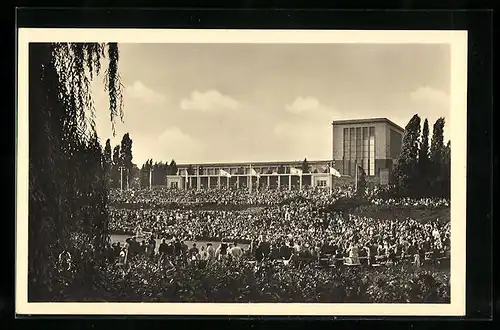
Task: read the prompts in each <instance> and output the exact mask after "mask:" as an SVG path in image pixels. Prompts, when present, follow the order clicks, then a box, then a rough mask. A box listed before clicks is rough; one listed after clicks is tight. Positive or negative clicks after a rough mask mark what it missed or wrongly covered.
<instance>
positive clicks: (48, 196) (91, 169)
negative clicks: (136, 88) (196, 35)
mask: <svg viewBox="0 0 500 330" xmlns="http://www.w3.org/2000/svg"><path fill="white" fill-rule="evenodd" d="M104 57H106V58H107V59H108V62H109V65H108V69H107V70H106V72H105V75H104V76H105V77H104V78H105V79H104V81H105V85H106V86H105V89H106V92H107V93H108V96H109V114H110V120H111V125H112V128H113V132H114V120H115V118H116V117H120V118H121V117H122V116H123V113H122V103H121V100H122V85H121V83H120V80H119V74H118V58H119V57H118V45H117V44H116V43H110V44H95V43H31V44H30V45H29V86H30V88H29V120H30V123H29V145H30V148H29V196H30V197H29V198H30V200H29V206H28V208H29V212H28V214H29V215H28V227H29V230H28V232H29V237H28V300H29V301H56V300H59V299H61V297H60V294H64V295H65V296H67V297H68V296H69V297H70V298H72V299H78V297H77V295H78V292H87V291H88V290H92V289H93V286H94V285H95V283H97V282H99V281H98V280H97V278H96V276H97V274H98V269H99V268H100V267H101V266H102V262H103V261H104V253H103V252H104V251H105V246H106V240H107V237H108V236H107V235H108V228H107V209H106V198H107V192H106V186H105V176H104V166H103V164H104V162H105V160H104V159H103V153H102V149H101V146H100V145H99V142H98V139H97V136H96V133H95V124H94V123H95V121H94V119H95V117H94V115H95V109H94V106H93V103H92V98H91V87H90V86H91V82H92V80H93V79H94V78H95V77H96V76H98V75H99V74H100V71H101V70H100V69H101V59H103V58H104ZM64 250H66V251H70V253H71V254H72V258H73V259H74V260H75V266H76V267H77V268H76V270H75V273H74V274H75V277H74V278H66V280H67V281H69V283H67V285H66V284H64V285H61V283H62V282H61V280H62V278H61V277H60V275H59V273H58V272H57V266H56V263H57V258H58V255H59V253H61V252H62V251H64ZM73 283H76V284H75V285H73ZM74 288H76V289H77V290H78V291H76V290H74Z"/></svg>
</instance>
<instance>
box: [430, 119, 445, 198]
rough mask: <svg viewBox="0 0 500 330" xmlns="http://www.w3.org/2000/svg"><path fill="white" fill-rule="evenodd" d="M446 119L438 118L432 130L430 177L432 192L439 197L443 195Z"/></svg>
mask: <svg viewBox="0 0 500 330" xmlns="http://www.w3.org/2000/svg"><path fill="white" fill-rule="evenodd" d="M444 124H445V120H444V118H442V117H441V118H438V120H436V122H435V123H434V126H433V130H432V140H431V150H430V171H429V173H430V176H431V185H430V187H431V190H432V192H433V193H434V194H435V195H437V196H439V195H442V193H443V192H442V190H441V188H442V181H443V156H444V143H443V141H444Z"/></svg>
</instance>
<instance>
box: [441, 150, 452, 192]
mask: <svg viewBox="0 0 500 330" xmlns="http://www.w3.org/2000/svg"><path fill="white" fill-rule="evenodd" d="M442 164H443V165H442V182H441V191H442V196H443V197H444V198H450V194H451V141H448V143H447V144H446V147H445V148H444V152H443V161H442Z"/></svg>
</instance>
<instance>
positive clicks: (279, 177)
mask: <svg viewBox="0 0 500 330" xmlns="http://www.w3.org/2000/svg"><path fill="white" fill-rule="evenodd" d="M280 187H281V174H278V189H280Z"/></svg>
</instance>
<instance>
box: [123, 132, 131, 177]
mask: <svg viewBox="0 0 500 330" xmlns="http://www.w3.org/2000/svg"><path fill="white" fill-rule="evenodd" d="M120 158H121V160H122V165H123V166H124V167H125V168H126V169H129V170H130V169H131V168H132V139H130V135H129V134H128V133H126V134H124V135H123V138H122V142H121V145H120Z"/></svg>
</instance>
